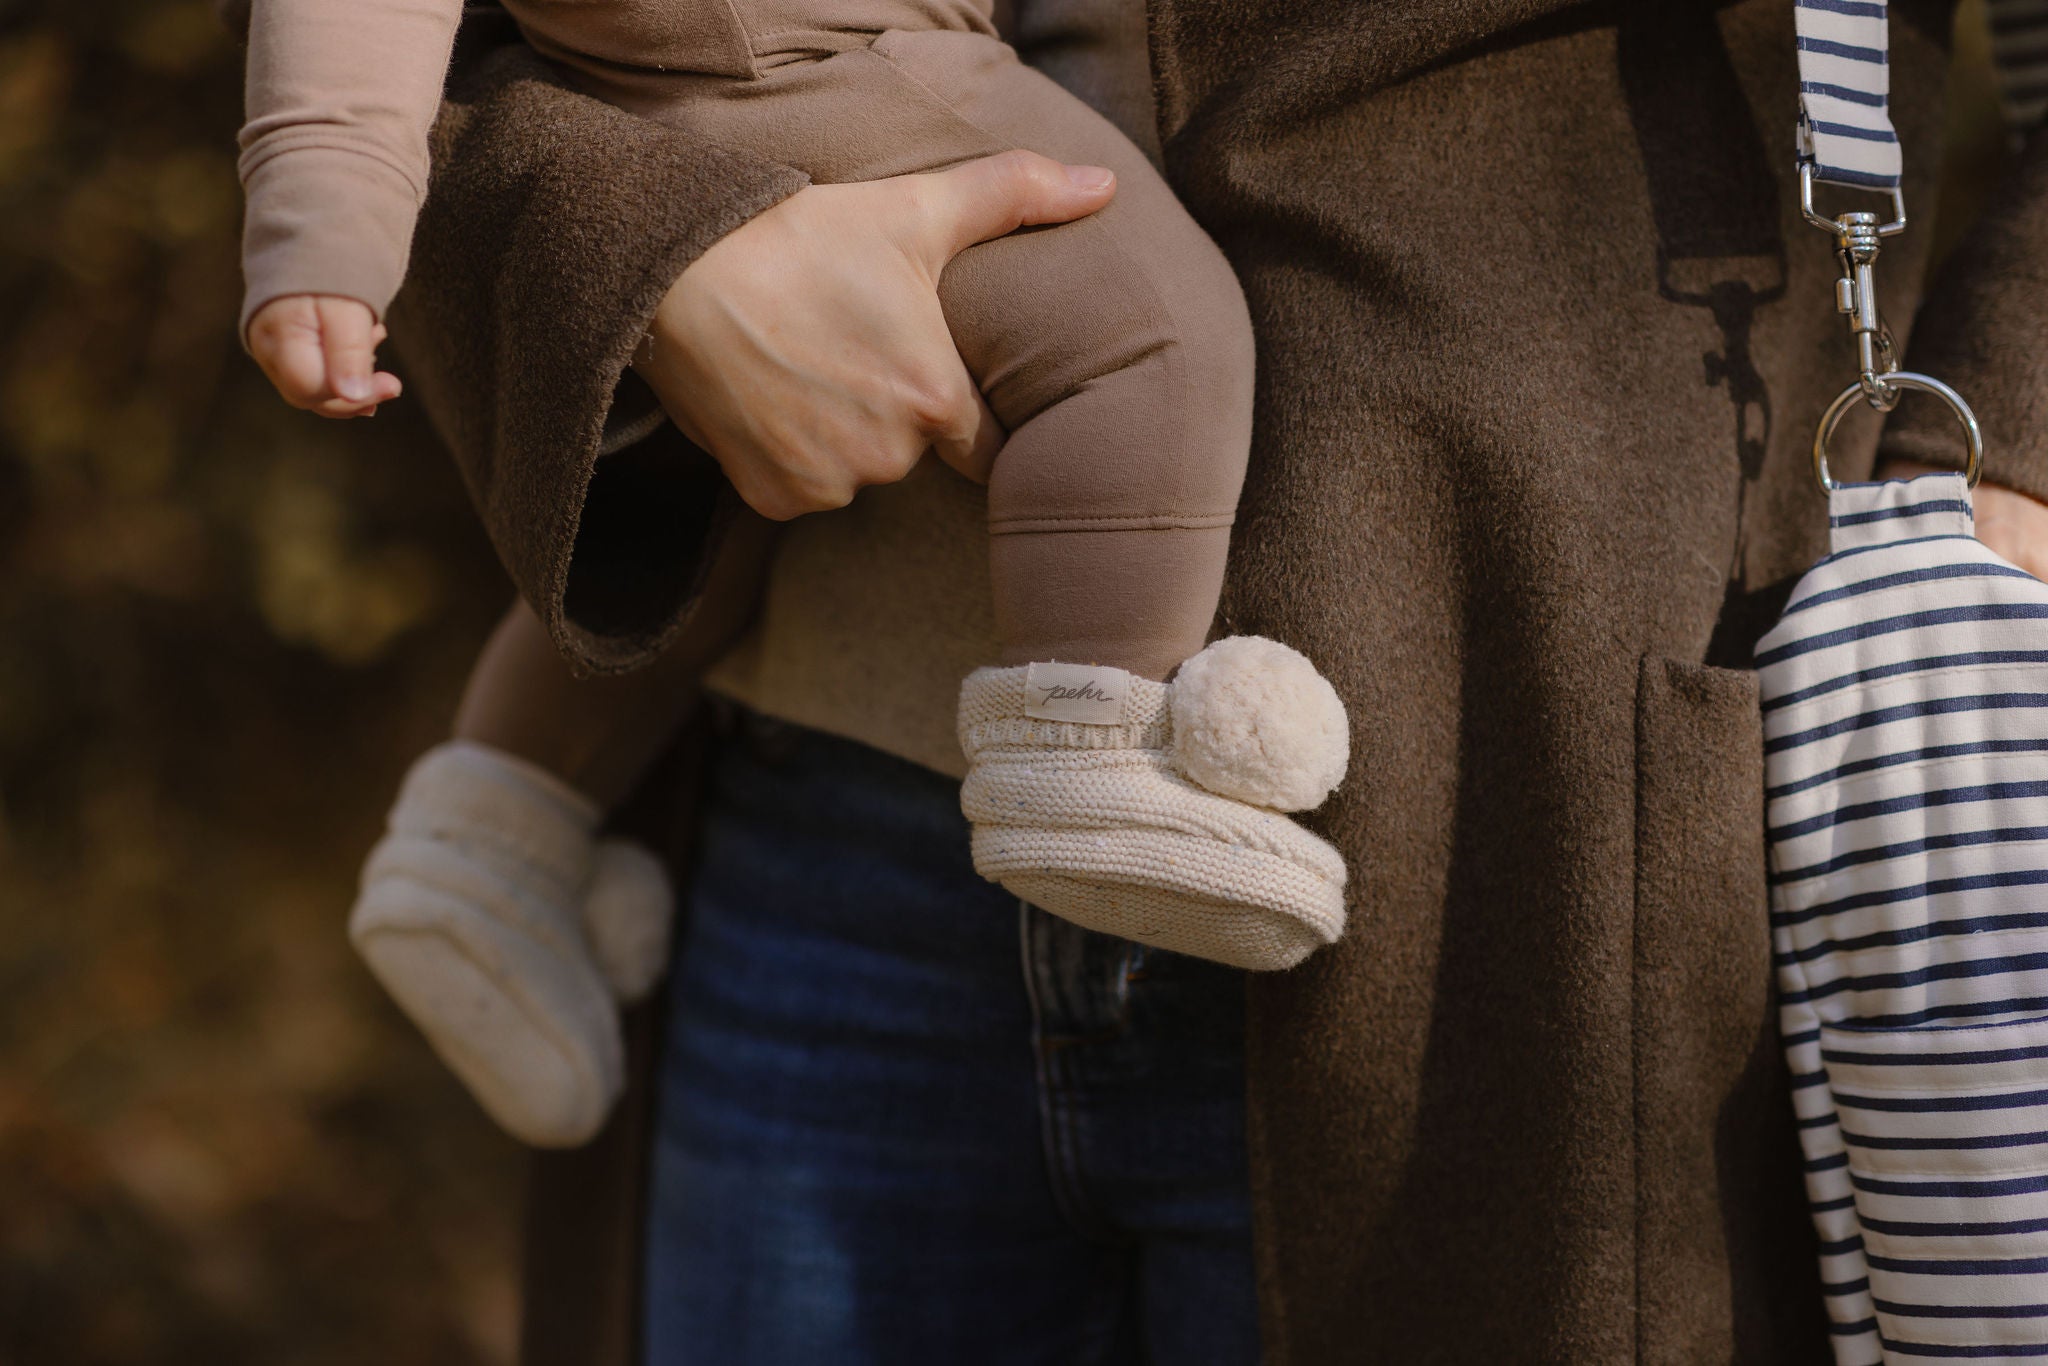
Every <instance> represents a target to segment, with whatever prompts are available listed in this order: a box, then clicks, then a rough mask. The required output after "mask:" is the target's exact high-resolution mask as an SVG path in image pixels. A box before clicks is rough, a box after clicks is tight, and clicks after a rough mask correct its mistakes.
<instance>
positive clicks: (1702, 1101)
mask: <svg viewBox="0 0 2048 1366" xmlns="http://www.w3.org/2000/svg"><path fill="white" fill-rule="evenodd" d="M1763 787H1764V777H1763V722H1762V717H1761V713H1760V711H1759V708H1758V698H1757V680H1756V675H1755V674H1753V673H1750V672H1748V671H1744V670H1734V669H1720V668H1713V667H1711V666H1708V665H1702V664H1692V663H1687V662H1683V661H1679V660H1673V659H1665V658H1660V657H1654V656H1653V657H1649V658H1646V659H1644V660H1643V661H1642V665H1641V669H1640V672H1639V674H1638V680H1637V694H1636V899H1635V900H1636V904H1635V964H1634V967H1635V976H1634V981H1635V986H1634V1004H1633V1009H1634V1016H1635V1018H1634V1026H1635V1027H1634V1035H1635V1132H1636V1197H1637V1199H1636V1211H1637V1212H1636V1290H1637V1305H1638V1310H1637V1313H1638V1325H1637V1356H1638V1359H1639V1360H1641V1361H1644V1362H1677V1361H1740V1362H1765V1361H1769V1362H1778V1361H1785V1362H1792V1361H1822V1360H1825V1359H1826V1358H1827V1350H1828V1349H1827V1346H1826V1342H1827V1333H1826V1324H1825V1321H1824V1319H1823V1317H1822V1315H1821V1311H1820V1305H1821V1295H1820V1289H1819V1285H1818V1275H1817V1273H1816V1271H1815V1262H1814V1256H1813V1235H1812V1232H1811V1225H1810V1223H1809V1221H1808V1218H1807V1214H1806V1206H1805V1196H1804V1190H1803V1186H1802V1183H1801V1175H1800V1165H1799V1149H1798V1140H1797V1136H1796V1133H1795V1131H1794V1129H1793V1123H1792V1117H1791V1103H1790V1101H1789V1100H1788V1099H1787V1094H1786V1093H1787V1086H1788V1082H1787V1079H1786V1071H1785V1067H1784V1064H1783V1061H1782V1058H1781V1054H1780V1051H1779V1048H1778V1044H1777V1033H1776V1029H1775V1026H1774V1018H1773V1010H1772V1003H1771V947H1770V922H1769V910H1768V889H1767V885H1766V862H1765V852H1764V810H1763V803H1764V795H1763Z"/></svg>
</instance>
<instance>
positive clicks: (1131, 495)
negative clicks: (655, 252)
mask: <svg viewBox="0 0 2048 1366" xmlns="http://www.w3.org/2000/svg"><path fill="white" fill-rule="evenodd" d="M992 46H993V45H989V44H984V43H981V42H979V41H977V40H975V39H973V38H972V37H971V36H970V35H960V34H892V35H888V36H887V37H885V38H884V40H883V41H882V42H881V43H878V44H877V47H876V50H877V52H878V53H881V54H883V55H886V56H887V57H888V59H889V60H890V61H891V62H893V63H894V64H896V66H897V67H898V68H899V69H902V70H904V71H905V72H906V73H908V74H909V75H911V76H912V77H913V78H914V79H916V80H917V81H919V82H920V83H921V84H922V85H923V86H925V87H926V88H927V89H931V90H934V91H936V92H938V93H939V94H941V95H942V96H943V97H944V98H945V99H946V100H947V102H948V103H949V104H951V105H952V106H953V107H954V108H955V109H956V110H957V111H958V113H959V114H960V115H961V116H962V117H963V118H964V119H966V120H967V121H969V122H970V123H971V124H972V125H974V126H975V127H976V128H978V129H982V130H987V131H988V132H989V133H992V134H994V135H996V136H997V137H1000V138H1003V139H1004V140H1006V141H1011V142H1013V143H1014V144H1015V145H1018V146H1028V147H1031V148H1033V149H1034V150H1038V151H1042V152H1046V153H1048V154H1050V155H1053V156H1058V157H1061V158H1064V159H1066V160H1068V161H1081V162H1096V163H1098V164H1108V165H1110V166H1111V167H1112V169H1114V170H1115V171H1116V172H1117V175H1118V185H1117V196H1116V199H1115V201H1114V202H1112V203H1111V204H1110V205H1109V207H1107V208H1106V209H1104V210H1103V211H1102V212H1101V213H1099V214H1097V215H1095V216H1094V217H1092V218H1088V219H1084V220H1081V221H1080V222H1077V223H1072V224H1068V225H1064V226H1061V227H1055V228H1048V229H1044V230H1040V231H1034V232H1023V233H1017V234H1014V235H1012V236H1009V237H1005V238H1002V239H1000V240H998V241H994V242H989V243H985V244H983V245H980V246H976V247H971V248H969V249H968V250H967V251H966V252H964V253H962V254H961V255H960V256H959V257H958V258H957V259H956V260H955V261H954V262H953V264H952V265H951V266H950V267H949V268H948V269H947V271H946V274H945V276H944V278H943V279H942V280H941V282H940V296H941V299H942V301H943V302H944V304H945V307H946V316H947V319H948V321H949V322H950V323H951V324H952V328H953V333H954V337H955V339H956V341H957V342H958V344H959V346H960V353H961V356H962V358H963V359H964V360H965V361H966V362H967V368H968V370H969V371H970V372H971V373H972V374H973V375H974V376H975V378H976V379H977V381H979V383H980V384H981V386H982V388H983V391H984V392H985V393H986V395H987V397H988V400H989V405H990V407H991V408H992V409H993V410H994V411H995V413H996V416H997V417H998V418H999V419H1000V420H1001V421H1002V423H1003V425H1004V427H1005V428H1006V429H1007V430H1008V432H1009V440H1008V441H1007V443H1006V444H1005V445H1004V447H1003V450H1002V453H1001V454H1000V455H999V456H998V457H997V459H996V463H995V469H994V472H993V474H992V477H991V479H990V482H989V491H988V501H989V530H990V533H991V547H990V553H991V561H990V564H991V569H992V573H993V578H994V588H995V607H996V621H997V625H998V627H999V629H1000V631H1001V633H1002V638H1003V643H1004V656H1005V658H1004V660H1003V662H1004V663H1007V664H1027V663H1037V662H1045V661H1055V660H1057V661H1061V662H1072V663H1080V664H1105V665H1111V666H1114V667H1117V668H1121V669H1125V670H1128V671H1129V672H1131V673H1135V674H1138V675H1140V676H1141V677H1144V678H1149V679H1154V680H1163V679H1165V678H1166V677H1167V675H1168V674H1170V673H1171V672H1172V671H1173V670H1174V669H1175V668H1176V667H1177V666H1178V665H1179V664H1180V663H1181V662H1182V661H1183V660H1185V659H1187V658H1188V657H1190V656H1191V655H1193V654H1194V653H1195V652H1196V651H1198V650H1200V649H1201V648H1202V645H1203V643H1204V642H1205V641H1206V640H1207V638H1208V633H1209V630H1210V627H1211V625H1212V624H1213V620H1214V617H1215V614H1216V603H1217V598H1218V595H1219V594H1220V592H1221V590H1222V586H1223V568H1224V561H1225V558H1226V554H1227V552H1228V549H1229V544H1230V527H1231V523H1232V521H1233V520H1234V518H1235V515H1236V509H1237V499H1238V492H1239V489H1240V486H1241V485H1242V483H1243V481H1244V470H1245V460H1246V455H1247V452H1248V451H1249V448H1250V445H1251V416H1252V366H1253V346H1252V333H1251V322H1250V319H1249V317H1248V316H1247V313H1246V310H1245V305H1244V299H1243V295H1242V293H1241V292H1240V290H1239V288H1238V284H1237V279H1236V276H1235V275H1234V274H1233V273H1232V271H1231V269H1230V266H1229V264H1228V262H1226V261H1225V259H1224V257H1223V254H1222V252H1221V251H1219V250H1218V249H1217V248H1216V246H1215V244H1214V243H1213V242H1211V241H1210V240H1209V238H1208V236H1207V234H1205V233H1204V232H1203V231H1202V230H1201V228H1200V227H1199V226H1197V225H1196V224H1195V223H1194V221H1193V220H1192V219H1190V218H1189V217H1188V215H1187V213H1186V211H1185V210H1184V209H1182V208H1181V206H1180V204H1179V203H1178V201H1177V200H1176V199H1175V198H1174V196H1173V193H1172V191H1171V190H1170V189H1169V188H1168V187H1167V186H1166V184H1165V182H1164V181H1163V180H1162V179H1161V178H1160V176H1159V175H1158V173H1157V172H1156V171H1154V170H1153V168H1152V167H1151V165H1150V164H1149V163H1148V162H1146V161H1145V160H1144V158H1143V157H1142V155H1140V154H1139V153H1138V151H1137V150H1136V148H1134V147H1133V146H1132V145H1131V144H1130V143H1129V141H1128V140H1126V139H1125V138H1123V137H1122V136H1121V135H1120V134H1118V133H1117V132H1116V131H1115V130H1114V129H1112V128H1111V127H1110V126H1109V125H1108V124H1107V123H1105V122H1104V121H1102V120H1101V119H1100V118H1098V117H1096V116H1095V115H1094V114H1093V113H1091V112H1090V111H1088V110H1087V109H1086V108H1084V107H1083V106H1081V105H1080V104H1079V103H1078V102H1076V101H1075V100H1074V99H1073V98H1072V97H1071V96H1068V95H1066V94H1065V93H1064V92H1063V91H1060V90H1059V89H1058V88H1057V87H1055V86H1053V85H1052V84H1051V83H1050V82H1049V81H1046V80H1045V79H1044V78H1043V77H1041V76H1039V75H1037V74H1036V73H1035V72H1032V71H1030V70H1029V69H1028V68H1025V67H1023V66H1021V65H1019V64H1017V63H1016V62H1015V61H1014V59H1010V58H1008V56H1007V54H1000V55H999V54H997V53H990V52H989V48H991V47H992Z"/></svg>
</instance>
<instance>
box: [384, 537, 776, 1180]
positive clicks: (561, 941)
mask: <svg viewBox="0 0 2048 1366" xmlns="http://www.w3.org/2000/svg"><path fill="white" fill-rule="evenodd" d="M771 530H772V528H770V526H769V525H768V524H767V523H766V522H763V521H761V520H760V519H759V518H756V517H753V516H751V515H744V514H743V515H740V516H738V517H736V518H735V519H734V521H733V523H732V527H731V530H730V533H729V535H728V537H727V540H726V543H725V545H724V546H723V547H722V551H721V553H720V555H719V558H718V560H717V562H716V564H715V565H714V567H713V569H712V572H711V574H710V576H709V579H708V582H707V583H706V585H705V589H704V593H703V597H702V599H701V600H700V604H699V607H698V609H697V611H696V613H695V614H694V615H693V617H692V618H691V620H690V622H689V624H688V626H686V627H685V629H684V632H683V635H682V638H681V639H680V640H679V641H678V642H677V643H676V645H675V646H674V647H673V648H671V649H670V650H669V651H668V652H667V653H666V654H665V655H664V656H663V657H662V659H661V661H660V662H659V663H658V664H657V665H655V666H653V667H650V668H648V669H646V670H643V671H641V672H640V673H637V674H634V675H630V676H628V677H625V678H616V679H577V678H575V677H573V676H572V675H571V674H570V673H569V671H568V669H567V668H566V667H565V666H564V665H563V664H562V662H561V660H560V658H559V657H558V656H557V655H556V653H555V651H554V648H553V646H552V645H550V644H549V642H548V641H547V639H546V637H545V635H544V633H543V632H542V630H541V627H540V624H539V623H538V621H537V620H536V619H535V618H534V616H533V614H532V613H531V612H529V611H527V610H526V608H525V607H524V606H519V607H515V608H514V609H513V610H512V612H511V613H510V614H509V615H508V616H507V617H506V618H505V620H504V622H503V623H502V624H501V625H500V626H499V628H498V630H497V633H496V634H495V635H494V636H493V637H492V638H491V643H490V645H489V646H488V647H487V648H486V649H485V651H484V655H483V658H482V659H481V660H480V661H479V663H478V665H477V668H476V671H475V673H474V675H473V676H472V678H471V680H470V686H469V690H468V693H467V695H466V696H465V697H464V698H463V702H462V709H461V713H460V715H459V717H458V719H457V724H456V738H455V739H454V740H451V741H450V742H448V743H447V744H444V745H440V746H438V747H436V748H435V749H433V750H431V751H429V752H428V753H427V754H426V755H424V756H423V757H422V758H421V759H420V760H419V761H418V762H417V763H415V764H414V765H413V767H412V770H411V772H409V773H408V774H407V775H406V779H405V784H404V786H403V788H402V789H401V791H400V793H399V797H398V802H397V804H396V805H395V806H394V807H393V808H392V811H391V815H390V818H389V820H388V822H387V830H386V834H385V836H384V838H383V839H382V840H381V841H380V842H379V843H378V845H377V847H376V849H375V850H373V851H372V852H371V854H370V858H369V861H368V863H367V864H366V865H365V866H364V869H363V879H362V890H361V894H360V895H359V897H358V898H357V900H356V904H355V908H354V910H353V911H352V912H351V913H350V916H349V936H350V938H351V939H352V940H353V941H354V943H355V945H356V947H357V949H358V950H359V951H360V952H361V953H362V955H363V958H364V959H365V961H366V962H367V963H368V964H369V966H370V970H371V971H372V972H373V973H374V974H375V975H376V977H377V979H378V981H380V982H381V983H383V985H384V987H385V989H386V990H387V991H389V992H390V993H391V995H392V997H393V998H394V999H395V1000H396V1001H397V1002H398V1004H399V1006H400V1008H401V1009H403V1010H404V1011H405V1013H406V1014H407V1015H408V1016H410V1017H411V1018H412V1020H413V1022H414V1023H415V1024H417V1025H418V1026H419V1027H420V1030H421V1032H422V1033H424V1034H425V1035H426V1037H427V1040H428V1042H430V1043H431V1044H432V1045H433V1046H434V1049H435V1051H436V1052H438V1053H440V1055H441V1056H442V1058H443V1060H444V1061H446V1062H447V1063H448V1065H449V1067H450V1069H451V1070H453V1071H454V1072H455V1074H456V1075H457V1076H458V1077H460V1078H461V1079H462V1081H463V1083H464V1084H465V1085H466V1086H468V1088H469V1090H470V1092H471V1093H472V1094H473V1095H474V1096H475V1097H476V1098H477V1100H478V1101H479V1102H480V1103H481V1104H482V1105H483V1106H484V1108H485V1109H486V1110H488V1111H489V1112H490V1114H491V1115H492V1117H493V1118H495V1119H496V1120H497V1121H498V1122H499V1123H500V1124H501V1125H503V1126H504V1127H505V1128H506V1129H507V1130H508V1131H510V1132H511V1133H512V1134H514V1135H515V1136H517V1137H519V1138H522V1139H524V1140H526V1141H527V1142H530V1143H536V1144H541V1145H546V1146H554V1145H563V1144H574V1143H580V1142H583V1141H584V1140H585V1139H587V1138H589V1137H590V1135H591V1134H592V1133H594V1132H595V1131H596V1129H597V1128H598V1126H599V1125H600V1124H602V1123H603V1121H604V1118H605V1116H606V1115H607V1114H608V1113H609V1112H610V1110H611V1107H612V1103H613V1102H614V1101H615V1100H616V1099H617V1097H618V1094H619V1089H620V1086H621V1084H622V1081H623V1076H622V1067H623V1063H622V1051H621V1039H620V1033H619V1018H618V1003H619V1002H620V1001H630V1000H635V999H638V998H639V997H640V996H642V995H644V994H645V993H646V992H647V991H648V990H650V989H651V988H652V987H653V985H654V983H655V981H656V980H658V978H659V976H660V972H661V968H662V966H663V965H664V964H665V963H666V961H667V957H668V953H667V945H668V938H669V925H670V922H671V920H672V919H673V916H674V897H673V894H672V893H671V891H670V888H669V885H668V880H667V876H666V874H665V873H664V872H663V871H662V869H661V867H660V865H659V863H657V862H656V861H655V859H654V858H653V856H652V855H650V854H648V853H647V852H646V851H645V850H642V849H640V848H639V847H638V846H636V845H633V844H631V843H629V842H627V841H624V840H617V839H602V840H600V839H598V838H596V834H597V828H598V826H599V824H600V822H601V820H602V818H603V813H604V811H605V809H606V808H608V807H610V806H611V805H613V804H614V803H616V802H617V801H618V799H619V798H620V797H622V796H623V795H624V794H625V792H626V791H627V789H629V788H630V787H631V786H632V784H633V783H634V782H635V781H636V780H637V779H638V777H639V776H640V774H641V772H642V771H643V770H644V769H645V768H646V766H647V764H648V762H649V761H650V760H652V759H653V758H654V756H655V755H656V754H657V753H659V751H660V750H661V749H662V747H663V746H664V745H665V744H666V743H667V742H668V739H669V738H670V737H671V736H672V735H673V734H674V732H675V729H676V725H677V723H678V721H679V720H680V718H681V717H682V715H683V714H684V712H685V710H686V709H687V707H688V706H689V703H690V701H691V699H692V697H694V696H695V693H696V688H697V681H698V678H699V675H700V674H701V672H702V670H703V668H704V667H705V666H706V665H707V664H709V663H710V662H711V661H712V660H713V659H714V658H715V657H716V656H717V654H718V653H719V652H720V651H722V650H723V649H724V648H725V647H726V645H728V644H729V643H730V642H731V641H732V639H733V638H734V636H735V635H736V634H737V632H738V630H739V629H740V627H742V626H743V625H744V624H745V621H746V618H747V616H748V615H749V614H750V613H751V611H752V608H753V604H754V602H755V600H756V598H757V596H758V586H759V580H760V571H761V568H762V567H763V563H764V560H765V556H766V552H767V549H768V546H769V544H770V533H771Z"/></svg>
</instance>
